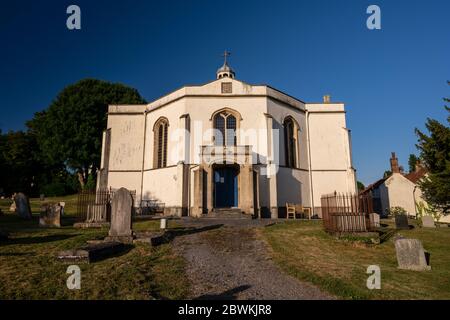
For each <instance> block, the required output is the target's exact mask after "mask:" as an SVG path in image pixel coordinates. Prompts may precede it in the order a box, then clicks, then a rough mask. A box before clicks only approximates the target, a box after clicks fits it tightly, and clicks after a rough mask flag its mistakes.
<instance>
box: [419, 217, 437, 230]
mask: <svg viewBox="0 0 450 320" xmlns="http://www.w3.org/2000/svg"><path fill="white" fill-rule="evenodd" d="M422 227H424V228H436V226H435V224H434V218H433V217H432V216H423V217H422Z"/></svg>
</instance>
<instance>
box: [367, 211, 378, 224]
mask: <svg viewBox="0 0 450 320" xmlns="http://www.w3.org/2000/svg"><path fill="white" fill-rule="evenodd" d="M369 221H370V226H371V227H372V228H379V227H380V215H379V214H378V213H375V212H372V213H369Z"/></svg>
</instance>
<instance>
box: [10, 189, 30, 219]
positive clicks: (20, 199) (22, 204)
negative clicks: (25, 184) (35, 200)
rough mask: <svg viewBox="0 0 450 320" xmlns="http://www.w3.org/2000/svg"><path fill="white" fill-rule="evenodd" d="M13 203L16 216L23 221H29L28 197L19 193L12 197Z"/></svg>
mask: <svg viewBox="0 0 450 320" xmlns="http://www.w3.org/2000/svg"><path fill="white" fill-rule="evenodd" d="M14 202H15V204H16V213H17V215H18V216H19V217H21V218H23V219H31V208H30V200H29V199H28V197H27V196H26V195H24V194H23V193H21V192H20V193H18V194H16V196H15V197H14Z"/></svg>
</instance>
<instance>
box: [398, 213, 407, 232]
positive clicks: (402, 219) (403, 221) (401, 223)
mask: <svg viewBox="0 0 450 320" xmlns="http://www.w3.org/2000/svg"><path fill="white" fill-rule="evenodd" d="M395 228H396V229H406V230H407V229H409V224H408V217H407V216H406V214H398V215H396V216H395Z"/></svg>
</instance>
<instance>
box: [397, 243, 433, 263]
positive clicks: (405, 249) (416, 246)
mask: <svg viewBox="0 0 450 320" xmlns="http://www.w3.org/2000/svg"><path fill="white" fill-rule="evenodd" d="M395 251H396V254H397V262H398V268H399V269H405V270H414V271H424V270H431V267H430V266H429V265H428V262H427V257H426V254H425V250H424V249H423V246H422V242H420V240H418V239H405V238H399V239H397V240H395Z"/></svg>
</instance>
